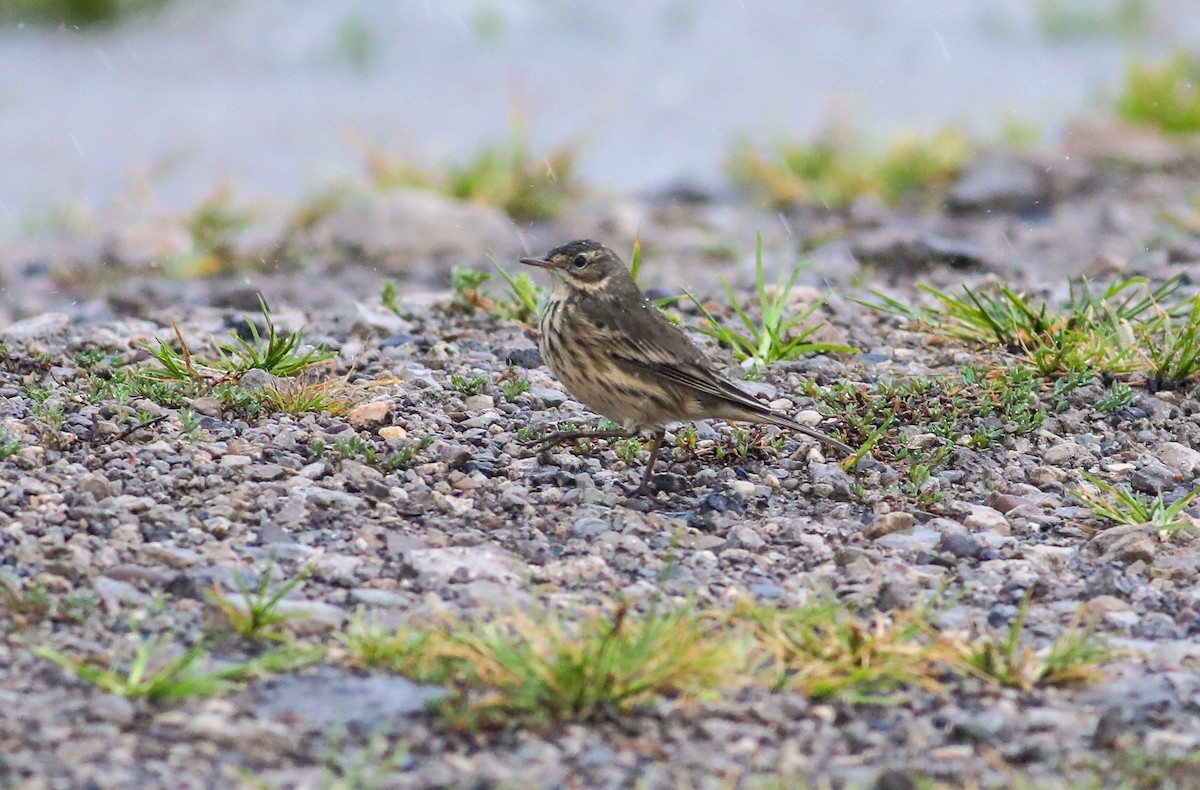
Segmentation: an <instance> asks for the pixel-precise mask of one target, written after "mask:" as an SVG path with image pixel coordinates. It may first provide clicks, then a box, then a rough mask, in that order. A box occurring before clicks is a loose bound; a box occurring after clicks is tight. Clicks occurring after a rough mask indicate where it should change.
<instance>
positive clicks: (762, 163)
mask: <svg viewBox="0 0 1200 790" xmlns="http://www.w3.org/2000/svg"><path fill="white" fill-rule="evenodd" d="M971 148H972V146H971V144H970V142H969V141H968V140H967V137H966V135H965V134H963V132H961V131H960V130H958V129H953V128H945V129H941V130H939V131H937V132H935V133H933V134H932V135H929V136H928V137H923V138H922V137H915V136H910V137H902V138H898V139H897V140H895V141H894V142H893V143H892V144H891V146H890V147H889V148H888V149H887V150H886V151H884V152H882V153H880V152H878V151H876V150H874V149H873V148H872V147H871V146H870V145H868V144H867V143H866V142H864V141H863V140H862V139H861V138H860V137H859V135H857V134H856V133H854V132H853V131H849V130H836V129H835V130H833V131H831V132H827V133H826V134H825V135H824V136H823V137H821V138H819V139H817V140H816V141H814V142H812V143H796V142H783V141H781V142H777V143H775V145H774V147H773V148H772V149H771V150H770V151H768V152H766V153H763V152H761V151H759V150H756V149H754V148H753V147H751V146H749V145H746V144H743V145H741V146H739V147H738V148H737V149H736V150H735V151H734V153H733V155H732V157H731V158H730V159H729V161H728V162H727V164H726V171H727V172H728V174H729V177H730V178H731V179H732V181H733V182H734V184H735V185H737V186H739V187H742V188H744V189H747V190H749V191H751V192H753V193H755V194H758V195H761V196H762V197H763V198H764V199H766V201H767V202H768V203H769V204H771V205H772V206H775V207H786V206H790V205H795V204H812V205H824V206H826V207H828V208H834V209H840V208H845V207H847V206H849V205H850V204H851V203H853V202H854V201H855V200H856V199H858V198H859V197H861V196H863V195H878V196H879V197H881V198H882V199H883V200H884V201H886V202H888V203H893V204H894V203H898V202H899V201H900V200H901V198H903V197H904V196H906V195H908V194H913V193H916V192H919V191H922V190H928V189H931V188H935V187H944V186H946V185H948V184H949V183H951V182H952V181H953V180H954V178H956V177H957V176H958V173H959V172H960V171H961V170H962V167H963V165H964V164H965V163H966V161H967V158H968V157H969V155H970V153H971Z"/></svg>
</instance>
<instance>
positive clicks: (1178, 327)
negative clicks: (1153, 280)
mask: <svg viewBox="0 0 1200 790" xmlns="http://www.w3.org/2000/svg"><path fill="white" fill-rule="evenodd" d="M1190 301H1191V311H1190V312H1189V313H1188V314H1187V315H1186V317H1185V318H1184V319H1183V320H1182V321H1176V320H1174V319H1173V318H1172V316H1171V315H1170V314H1169V313H1168V312H1167V311H1165V310H1162V309H1161V308H1158V314H1157V316H1156V318H1155V320H1153V321H1151V322H1149V323H1148V324H1147V325H1146V326H1145V327H1144V328H1143V330H1142V331H1141V332H1139V337H1140V341H1141V342H1140V343H1138V346H1137V347H1138V350H1139V352H1140V353H1141V354H1142V355H1143V358H1144V359H1145V360H1146V361H1147V368H1148V373H1149V376H1150V379H1149V381H1147V382H1146V384H1147V386H1148V387H1149V388H1150V390H1151V391H1152V392H1153V391H1158V390H1167V389H1176V388H1177V387H1179V386H1181V385H1182V384H1183V383H1184V382H1185V381H1187V380H1188V379H1190V378H1192V377H1193V376H1195V375H1196V374H1197V373H1200V298H1197V297H1192V299H1191V300H1190Z"/></svg>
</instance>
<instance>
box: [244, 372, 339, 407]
mask: <svg viewBox="0 0 1200 790" xmlns="http://www.w3.org/2000/svg"><path fill="white" fill-rule="evenodd" d="M359 398H360V396H359V395H358V394H356V393H355V391H354V389H353V388H352V387H350V386H349V385H348V384H347V382H346V379H345V378H340V377H339V378H334V379H326V380H324V381H309V382H306V381H301V380H299V379H283V380H279V381H276V382H274V383H273V384H272V385H271V386H269V387H265V388H263V390H262V391H261V392H259V393H258V401H259V403H261V404H262V405H263V407H265V408H267V409H269V410H270V411H272V412H277V413H279V414H311V413H314V412H317V413H322V414H346V413H348V412H349V411H350V409H351V408H353V407H354V404H355V403H357V402H358V400H359Z"/></svg>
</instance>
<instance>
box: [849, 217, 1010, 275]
mask: <svg viewBox="0 0 1200 790" xmlns="http://www.w3.org/2000/svg"><path fill="white" fill-rule="evenodd" d="M850 249H851V252H852V253H853V255H854V257H855V258H856V259H857V260H859V261H862V262H863V263H868V264H875V265H876V266H879V267H880V268H882V269H886V270H889V271H893V272H917V271H923V270H925V269H927V268H929V267H932V266H937V265H939V264H941V265H945V266H949V267H950V268H952V269H970V268H976V267H980V266H985V265H987V264H988V259H987V257H986V256H985V255H984V252H983V250H982V249H981V248H980V247H977V246H975V245H974V244H968V243H966V242H961V241H955V240H953V239H947V238H943V237H941V236H935V235H933V234H930V233H922V232H920V231H914V230H910V229H908V228H899V227H891V228H883V229H881V230H877V231H872V232H870V233H868V234H865V235H863V236H861V237H860V238H858V239H857V240H856V241H854V243H853V244H852V245H851V248H850Z"/></svg>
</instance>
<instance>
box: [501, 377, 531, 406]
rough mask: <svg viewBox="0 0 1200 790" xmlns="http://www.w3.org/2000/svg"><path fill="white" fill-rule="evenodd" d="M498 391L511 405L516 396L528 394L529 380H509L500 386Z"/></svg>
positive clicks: (520, 378) (521, 378) (522, 378)
mask: <svg viewBox="0 0 1200 790" xmlns="http://www.w3.org/2000/svg"><path fill="white" fill-rule="evenodd" d="M500 391H501V392H503V393H504V399H505V400H506V401H508V402H509V403H512V402H513V401H515V400H516V399H517V397H518V396H520V395H523V394H524V393H526V392H529V379H527V378H525V377H523V376H522V377H519V378H510V379H508V380H507V381H505V382H504V383H503V384H501V385H500Z"/></svg>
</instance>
